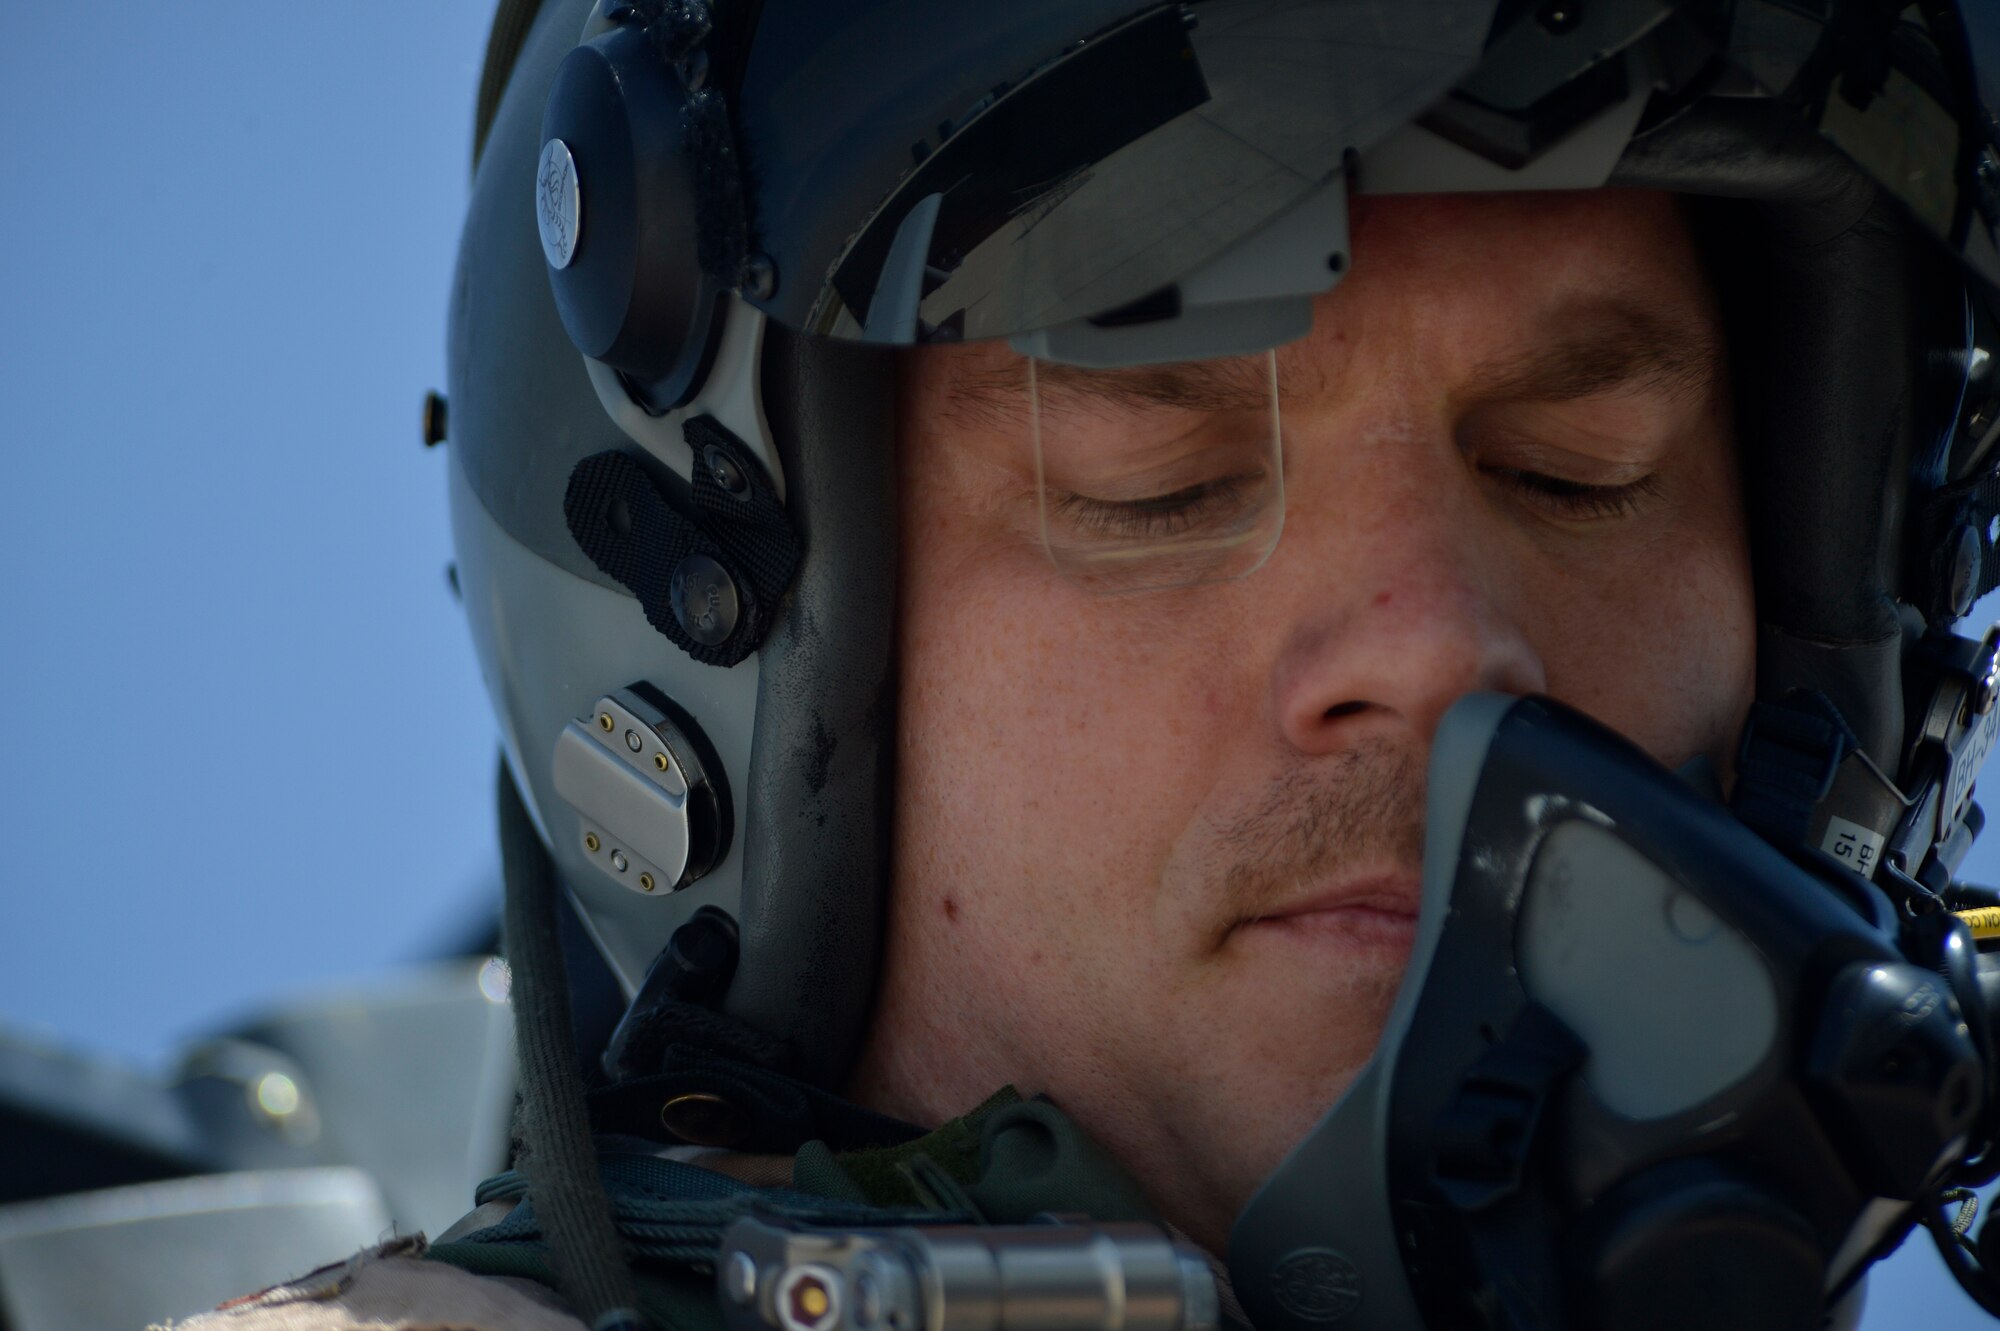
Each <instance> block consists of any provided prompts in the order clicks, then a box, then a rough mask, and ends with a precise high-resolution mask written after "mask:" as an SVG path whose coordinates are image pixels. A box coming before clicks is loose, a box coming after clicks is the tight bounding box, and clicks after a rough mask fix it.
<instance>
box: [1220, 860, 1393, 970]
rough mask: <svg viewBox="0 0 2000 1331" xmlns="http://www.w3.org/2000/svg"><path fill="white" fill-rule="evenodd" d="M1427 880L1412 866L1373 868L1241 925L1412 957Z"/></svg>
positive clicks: (1257, 933) (1256, 933)
mask: <svg viewBox="0 0 2000 1331" xmlns="http://www.w3.org/2000/svg"><path fill="white" fill-rule="evenodd" d="M1422 899H1423V887H1422V882H1421V880H1420V879H1419V877H1418V876H1417V874H1415V873H1412V872H1392V873H1381V874H1369V875H1367V876H1364V877H1357V878H1350V879H1344V880H1342V881H1341V882H1338V883H1335V884H1332V885H1331V886H1323V887H1318V888H1315V889H1314V890H1312V891H1311V892H1308V893H1306V894H1304V895H1302V896H1300V897H1299V898H1298V899H1297V900H1295V901H1288V902H1286V903H1284V904H1283V905H1281V906H1278V907H1277V908H1275V909H1272V910H1269V911H1266V912H1265V913H1263V914H1261V915H1255V916H1252V917H1250V918H1248V919H1246V920H1244V921H1242V922H1241V923H1239V924H1238V925H1237V926H1236V928H1237V930H1238V931H1240V932H1242V933H1245V934H1248V935H1251V936H1253V937H1267V938H1270V939H1271V940H1272V941H1274V942H1280V941H1281V942H1290V943H1294V944H1298V945H1303V946H1318V947H1325V946H1333V947H1338V948H1341V949H1344V950H1352V949H1365V950H1369V951H1382V952H1392V953H1395V954H1398V955H1399V956H1400V957H1407V956H1408V955H1409V952H1410V947H1411V945H1412V944H1413V943H1414V942H1415V941H1416V936H1417V908H1418V904H1419V903H1420V902H1421V901H1422Z"/></svg>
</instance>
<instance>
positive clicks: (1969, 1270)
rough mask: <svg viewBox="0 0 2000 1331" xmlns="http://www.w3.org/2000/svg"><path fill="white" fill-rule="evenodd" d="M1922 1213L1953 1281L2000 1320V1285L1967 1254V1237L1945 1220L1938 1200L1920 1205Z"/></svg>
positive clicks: (1930, 1200)
mask: <svg viewBox="0 0 2000 1331" xmlns="http://www.w3.org/2000/svg"><path fill="white" fill-rule="evenodd" d="M1934 1203H1936V1204H1934ZM1918 1213H1919V1214H1920V1215H1922V1217H1923V1226H1924V1228H1925V1229H1927V1230H1929V1231H1930V1234H1931V1238H1932V1240H1933V1241H1934V1242H1936V1244H1937V1248H1938V1255H1939V1256H1941V1257H1943V1258H1944V1264H1945V1266H1946V1268H1947V1269H1949V1270H1950V1272H1951V1274H1952V1278H1953V1279H1954V1280H1956V1281H1958V1286H1959V1288H1960V1289H1962V1290H1964V1291H1965V1292H1966V1294H1967V1296H1968V1297H1970V1298H1971V1299H1972V1301H1973V1302H1974V1303H1976V1304H1978V1305H1979V1306H1980V1307H1981V1308H1983V1309H1985V1310H1986V1312H1987V1313H1988V1314H1989V1315H1991V1316H1993V1317H2000V1286H1996V1285H1995V1284H1994V1282H1993V1277H1992V1275H1991V1274H1990V1273H1988V1272H1987V1271H1986V1270H1985V1269H1984V1268H1982V1267H1980V1266H1978V1265H1977V1264H1975V1263H1974V1262H1973V1260H1972V1258H1971V1257H1970V1256H1968V1255H1967V1252H1966V1247H1967V1245H1966V1243H1965V1238H1964V1236H1963V1235H1962V1234H1960V1233H1958V1232H1957V1231H1956V1230H1955V1229H1954V1228H1953V1227H1952V1224H1951V1222H1949V1221H1947V1220H1946V1219H1945V1218H1944V1214H1943V1209H1942V1203H1941V1202H1939V1201H1938V1199H1936V1198H1931V1197H1926V1198H1925V1199H1924V1200H1923V1201H1922V1202H1921V1203H1920V1204H1919V1210H1918Z"/></svg>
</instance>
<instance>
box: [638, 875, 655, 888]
mask: <svg viewBox="0 0 2000 1331" xmlns="http://www.w3.org/2000/svg"><path fill="white" fill-rule="evenodd" d="M639 890H640V891H642V892H650V891H652V890H653V875H651V874H649V873H642V874H640V875H639Z"/></svg>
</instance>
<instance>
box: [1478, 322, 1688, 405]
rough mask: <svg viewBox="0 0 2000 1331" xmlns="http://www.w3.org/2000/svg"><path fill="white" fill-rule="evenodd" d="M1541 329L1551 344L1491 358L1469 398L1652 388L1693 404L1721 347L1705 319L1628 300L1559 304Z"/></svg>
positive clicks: (1552, 398)
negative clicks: (1550, 335)
mask: <svg viewBox="0 0 2000 1331" xmlns="http://www.w3.org/2000/svg"><path fill="white" fill-rule="evenodd" d="M1542 322H1543V324H1544V325H1545V326H1547V325H1553V326H1556V327H1559V328H1560V329H1561V330H1562V332H1561V333H1560V335H1559V336H1558V337H1557V338H1556V339H1555V340H1553V341H1552V342H1549V343H1546V344H1544V345H1540V346H1537V347H1535V348H1533V349H1532V350H1530V351H1527V352H1525V353H1523V354H1521V355H1519V356H1515V357H1511V358H1508V359H1506V360H1501V361H1497V362H1494V363H1491V364H1489V365H1487V366H1485V367H1482V368H1481V369H1480V370H1478V371H1476V372H1475V373H1474V374H1473V375H1472V376H1471V379H1470V386H1469V389H1468V392H1467V395H1468V396H1471V397H1477V398H1484V399H1486V400H1488V401H1513V402H1567V401H1573V400H1575V399H1578V398H1587V397H1597V396H1599V395H1600V394H1606V393H1618V392H1629V391H1634V390H1638V391H1647V390H1651V391H1656V392H1660V393H1663V394H1664V395H1666V396H1667V397H1668V398H1669V399H1671V400H1673V401H1676V402H1697V401H1702V400H1705V399H1707V397H1708V396H1709V395H1710V394H1711V393H1713V392H1714V391H1715V388H1716V384H1717V382H1718V381H1719V379H1720V378H1721V374H1722V359H1723V348H1722V341H1721V338H1720V337H1719V335H1718V330H1717V329H1716V327H1715V326H1714V325H1713V323H1712V322H1711V321H1709V320H1705V319H1698V318H1691V317H1685V316H1682V315H1679V314H1668V313H1664V312H1662V311H1659V310H1657V309H1655V308H1654V307H1652V306H1650V305H1647V304H1645V303H1643V302H1641V301H1638V300H1635V299H1632V298H1630V297H1595V298H1591V299H1588V300H1583V301H1572V302H1565V303H1564V304H1562V305H1559V306H1557V307H1556V308H1555V309H1553V310H1551V311H1549V312H1548V314H1547V315H1545V316H1544V317H1543V320H1542Z"/></svg>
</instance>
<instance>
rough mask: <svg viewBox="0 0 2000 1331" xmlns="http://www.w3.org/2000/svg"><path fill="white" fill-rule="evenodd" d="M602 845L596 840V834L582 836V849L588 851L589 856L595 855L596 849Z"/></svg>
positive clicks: (588, 833)
mask: <svg viewBox="0 0 2000 1331" xmlns="http://www.w3.org/2000/svg"><path fill="white" fill-rule="evenodd" d="M603 844H604V843H603V842H601V841H599V840H598V839H597V833H595V832H585V833H584V834H583V848H584V849H585V850H587V851H589V852H590V853H591V854H593V855H595V854H596V853H597V848H598V847H599V846H601V845H603Z"/></svg>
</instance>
